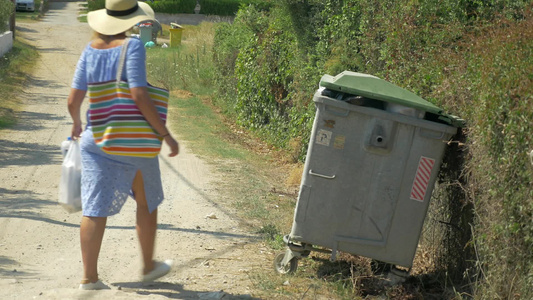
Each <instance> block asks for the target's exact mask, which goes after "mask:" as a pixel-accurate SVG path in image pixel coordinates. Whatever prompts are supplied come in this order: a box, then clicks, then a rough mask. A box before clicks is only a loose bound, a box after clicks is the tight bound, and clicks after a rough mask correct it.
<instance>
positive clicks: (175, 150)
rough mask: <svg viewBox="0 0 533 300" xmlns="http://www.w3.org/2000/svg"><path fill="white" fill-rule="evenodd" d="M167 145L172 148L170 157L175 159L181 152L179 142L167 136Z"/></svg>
mask: <svg viewBox="0 0 533 300" xmlns="http://www.w3.org/2000/svg"><path fill="white" fill-rule="evenodd" d="M165 143H167V145H168V146H169V147H170V154H169V155H168V156H169V157H174V156H176V155H178V153H179V152H180V146H179V144H178V142H177V141H176V140H175V139H174V138H173V137H172V136H171V135H170V134H169V135H167V136H165Z"/></svg>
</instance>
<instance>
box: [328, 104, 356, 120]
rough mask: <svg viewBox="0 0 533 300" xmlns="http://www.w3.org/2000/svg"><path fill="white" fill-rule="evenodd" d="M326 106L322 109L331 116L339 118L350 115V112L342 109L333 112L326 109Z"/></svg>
mask: <svg viewBox="0 0 533 300" xmlns="http://www.w3.org/2000/svg"><path fill="white" fill-rule="evenodd" d="M328 107H329V106H328V105H325V106H324V109H325V110H326V111H327V112H329V113H330V114H333V115H336V116H339V117H347V116H348V115H349V114H350V111H349V110H347V109H342V108H339V110H342V112H341V111H336V110H333V109H328Z"/></svg>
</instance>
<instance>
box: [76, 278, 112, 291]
mask: <svg viewBox="0 0 533 300" xmlns="http://www.w3.org/2000/svg"><path fill="white" fill-rule="evenodd" d="M110 289H111V288H110V287H108V286H107V285H105V284H104V283H103V282H101V281H100V280H98V281H97V282H89V283H80V290H110Z"/></svg>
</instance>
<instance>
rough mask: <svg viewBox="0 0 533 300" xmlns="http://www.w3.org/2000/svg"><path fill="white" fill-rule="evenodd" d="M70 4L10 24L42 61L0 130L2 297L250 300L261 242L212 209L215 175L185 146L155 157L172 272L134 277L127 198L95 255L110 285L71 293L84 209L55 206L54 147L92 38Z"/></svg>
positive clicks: (159, 252) (57, 160)
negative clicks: (144, 280)
mask: <svg viewBox="0 0 533 300" xmlns="http://www.w3.org/2000/svg"><path fill="white" fill-rule="evenodd" d="M77 8H78V3H76V2H52V3H50V10H49V12H48V13H47V14H46V17H45V18H44V19H43V20H42V21H41V22H37V23H21V22H19V23H17V27H18V28H17V29H18V34H19V35H20V36H22V37H24V38H25V39H27V40H29V41H30V43H32V44H34V45H35V46H36V47H37V49H38V51H39V53H40V54H41V57H40V60H39V61H38V63H37V65H36V67H35V72H34V74H32V78H31V83H30V85H29V86H28V87H27V89H26V90H25V92H24V94H23V95H21V98H22V99H23V101H24V110H23V111H21V112H20V113H19V114H18V119H19V123H18V125H17V126H16V127H15V128H12V129H9V130H5V131H3V132H2V133H0V195H1V196H0V299H104V298H108V299H165V298H172V299H241V298H242V299H257V298H254V297H252V296H251V294H253V293H252V291H251V290H250V289H249V288H250V286H251V282H250V279H249V272H253V269H255V268H263V267H264V266H263V264H264V263H265V261H262V259H261V258H255V257H251V256H250V253H251V251H254V250H252V249H254V248H256V245H254V244H255V243H257V242H258V239H257V237H256V236H254V235H251V234H249V233H247V232H245V231H244V230H242V229H240V228H239V226H238V222H237V220H236V218H235V217H233V215H232V213H231V212H230V211H227V210H225V209H223V208H220V207H219V206H218V205H217V202H216V200H217V195H216V193H215V192H214V189H213V188H212V186H213V185H212V184H210V183H212V182H213V181H214V180H216V178H217V175H216V174H214V172H213V171H212V170H211V168H210V167H209V166H208V165H207V164H206V163H204V162H203V161H202V160H200V159H198V158H197V157H196V156H194V154H192V153H190V152H189V151H188V150H187V145H184V144H183V143H182V144H181V147H182V152H181V154H180V155H179V156H178V157H177V158H172V159H170V158H168V157H167V156H166V155H164V156H160V162H161V168H162V178H163V185H164V187H165V195H166V200H165V201H164V203H163V204H162V206H161V207H160V210H159V211H160V214H159V216H160V217H159V223H160V226H159V228H160V230H159V232H158V239H157V247H156V258H158V259H173V260H174V263H175V266H174V269H173V271H172V272H171V274H170V275H169V276H168V277H166V278H165V279H164V280H163V281H162V282H159V283H155V284H149V285H142V284H140V283H138V279H139V276H140V268H141V259H140V249H139V246H138V242H137V239H136V235H135V213H134V210H135V206H134V203H133V201H132V200H131V199H130V201H128V202H127V203H126V205H125V207H124V208H123V211H122V212H121V214H119V215H117V216H114V217H111V218H109V220H108V226H107V230H106V234H105V237H104V241H103V246H102V250H101V254H100V261H99V269H100V277H101V279H103V280H104V281H105V282H107V283H109V284H111V285H112V290H108V291H79V290H77V285H78V283H79V280H80V276H81V271H82V264H81V254H80V248H79V222H80V219H81V213H75V214H68V213H67V212H66V211H64V210H63V209H62V208H61V207H60V206H58V205H57V202H56V201H57V200H56V199H57V188H58V182H59V177H60V169H61V167H60V165H61V154H60V151H59V145H60V143H61V141H62V140H64V139H65V138H66V137H67V136H68V135H69V133H70V118H69V117H68V113H67V109H66V98H67V94H68V91H69V86H70V81H71V78H72V75H73V73H74V69H75V65H76V62H77V60H78V57H79V55H80V53H81V51H82V50H83V48H84V46H85V45H86V43H87V42H88V40H89V39H90V34H91V33H90V30H89V27H88V26H87V24H83V23H79V22H78V21H77V19H76V15H77ZM178 136H179V134H178ZM166 150H167V149H164V150H163V152H166ZM209 214H214V215H216V216H217V218H216V219H211V218H206V216H207V215H209ZM221 290H223V291H224V292H220V291H221ZM222 296H223V297H222Z"/></svg>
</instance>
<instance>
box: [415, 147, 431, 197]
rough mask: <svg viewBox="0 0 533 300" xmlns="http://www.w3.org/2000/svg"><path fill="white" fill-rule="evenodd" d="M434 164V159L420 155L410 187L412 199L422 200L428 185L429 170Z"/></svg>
mask: <svg viewBox="0 0 533 300" xmlns="http://www.w3.org/2000/svg"><path fill="white" fill-rule="evenodd" d="M434 165H435V160H434V159H431V158H428V157H424V156H421V157H420V161H419V162H418V169H417V170H416V176H415V180H414V182H413V187H412V188H411V199H412V200H417V201H424V198H425V196H426V192H427V189H428V185H429V178H430V177H431V171H432V170H433V166H434Z"/></svg>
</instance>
